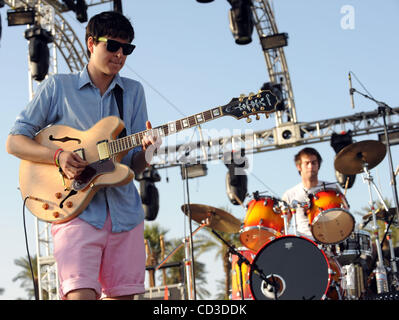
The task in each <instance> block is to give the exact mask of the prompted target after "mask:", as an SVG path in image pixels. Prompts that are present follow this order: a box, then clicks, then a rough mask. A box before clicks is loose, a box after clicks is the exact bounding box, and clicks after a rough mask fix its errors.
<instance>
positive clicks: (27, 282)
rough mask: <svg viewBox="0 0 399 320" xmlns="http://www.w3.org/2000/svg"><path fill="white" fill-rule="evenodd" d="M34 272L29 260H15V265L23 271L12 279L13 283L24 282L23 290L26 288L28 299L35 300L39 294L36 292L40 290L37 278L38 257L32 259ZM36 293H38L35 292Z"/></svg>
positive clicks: (22, 284)
mask: <svg viewBox="0 0 399 320" xmlns="http://www.w3.org/2000/svg"><path fill="white" fill-rule="evenodd" d="M31 261H32V270H33V279H32V272H31V269H30V263H29V258H28V257H26V258H19V259H15V260H14V264H16V265H17V266H19V267H21V268H22V270H21V271H20V272H19V273H18V274H17V275H16V276H15V277H14V278H13V279H12V281H14V282H15V281H22V283H21V288H25V291H26V292H27V293H28V299H33V298H34V297H35V296H36V297H38V296H39V293H38V292H37V291H36V290H37V288H38V277H37V256H36V255H35V256H33V257H32V259H31ZM35 291H36V292H35Z"/></svg>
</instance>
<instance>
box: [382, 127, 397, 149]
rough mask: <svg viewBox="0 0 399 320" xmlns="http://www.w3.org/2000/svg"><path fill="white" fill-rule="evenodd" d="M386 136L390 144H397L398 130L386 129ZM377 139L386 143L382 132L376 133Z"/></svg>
mask: <svg viewBox="0 0 399 320" xmlns="http://www.w3.org/2000/svg"><path fill="white" fill-rule="evenodd" d="M388 138H389V144H390V145H391V146H394V145H396V144H399V130H395V131H391V132H389V131H388ZM378 140H379V141H380V142H382V143H384V144H387V142H386V137H385V134H384V133H381V134H379V135H378Z"/></svg>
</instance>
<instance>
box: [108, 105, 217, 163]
mask: <svg viewBox="0 0 399 320" xmlns="http://www.w3.org/2000/svg"><path fill="white" fill-rule="evenodd" d="M222 116H223V112H222V108H221V107H217V108H213V109H210V110H207V111H204V112H200V113H197V114H195V115H192V116H189V117H187V118H183V119H180V120H177V121H172V122H169V123H167V124H164V125H161V126H159V127H156V128H152V129H149V130H145V131H141V132H138V133H134V134H132V135H129V136H126V137H123V138H120V139H116V140H112V141H110V142H108V149H109V154H110V156H115V155H116V154H118V153H120V152H123V151H127V150H130V149H133V148H136V147H138V146H140V145H141V142H142V140H143V138H144V137H145V136H146V135H147V134H152V135H158V136H160V137H166V136H168V135H170V134H173V133H177V132H179V131H182V130H185V129H188V128H192V127H195V126H197V125H200V124H202V123H205V122H207V121H211V120H213V119H216V118H220V117H222Z"/></svg>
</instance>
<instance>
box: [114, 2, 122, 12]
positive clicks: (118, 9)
mask: <svg viewBox="0 0 399 320" xmlns="http://www.w3.org/2000/svg"><path fill="white" fill-rule="evenodd" d="M114 11H116V12H119V13H122V0H114Z"/></svg>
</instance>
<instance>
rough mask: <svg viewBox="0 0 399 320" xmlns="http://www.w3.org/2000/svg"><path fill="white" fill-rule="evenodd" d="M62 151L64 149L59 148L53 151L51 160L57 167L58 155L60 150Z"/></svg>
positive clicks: (58, 164)
mask: <svg viewBox="0 0 399 320" xmlns="http://www.w3.org/2000/svg"><path fill="white" fill-rule="evenodd" d="M63 151H64V149H62V148H59V149H57V150H56V151H55V153H54V158H53V160H54V164H55V165H56V166H57V167H59V166H60V163H59V157H60V154H61V152H63Z"/></svg>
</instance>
